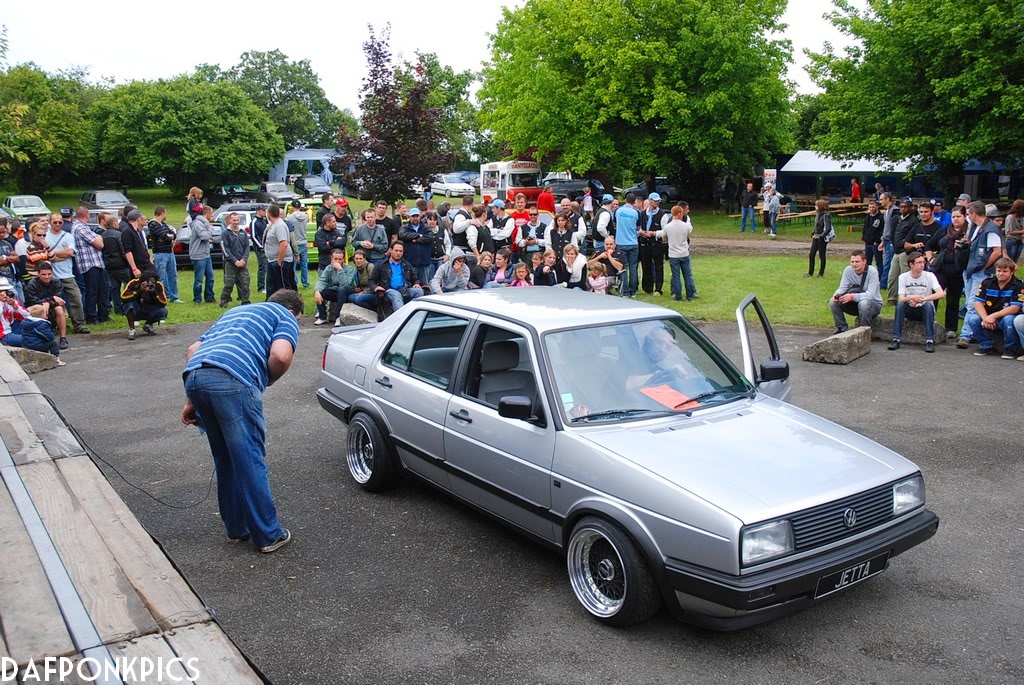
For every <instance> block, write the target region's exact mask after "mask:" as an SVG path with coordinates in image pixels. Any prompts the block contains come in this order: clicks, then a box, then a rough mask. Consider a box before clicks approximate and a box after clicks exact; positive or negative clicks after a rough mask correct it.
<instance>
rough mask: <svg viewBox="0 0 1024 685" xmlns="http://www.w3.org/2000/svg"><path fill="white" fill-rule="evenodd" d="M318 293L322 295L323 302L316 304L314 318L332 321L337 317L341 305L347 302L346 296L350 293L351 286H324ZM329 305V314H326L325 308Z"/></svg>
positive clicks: (349, 295)
mask: <svg viewBox="0 0 1024 685" xmlns="http://www.w3.org/2000/svg"><path fill="white" fill-rule="evenodd" d="M320 295H321V296H322V297H323V300H324V303H323V304H318V305H317V306H316V318H318V319H320V320H321V321H330V322H331V323H334V320H335V319H337V318H338V312H339V310H340V309H341V305H343V304H345V303H346V302H348V298H349V297H351V295H352V289H351V288H324V289H323V290H321V291H320ZM328 307H330V309H331V311H330V316H328V312H327V308H328Z"/></svg>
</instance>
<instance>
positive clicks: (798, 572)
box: [664, 510, 939, 630]
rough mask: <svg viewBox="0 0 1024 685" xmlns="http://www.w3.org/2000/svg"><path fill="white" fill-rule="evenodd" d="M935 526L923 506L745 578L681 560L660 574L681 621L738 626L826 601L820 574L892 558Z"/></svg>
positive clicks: (721, 627) (931, 532) (720, 627)
mask: <svg viewBox="0 0 1024 685" xmlns="http://www.w3.org/2000/svg"><path fill="white" fill-rule="evenodd" d="M938 528H939V517H938V516H936V515H935V514H934V513H932V512H930V511H928V510H923V511H921V512H920V513H918V514H915V515H914V516H911V517H910V518H909V519H907V520H905V521H901V522H900V523H898V524H896V525H894V526H892V527H890V528H886V529H885V530H882V531H879V532H878V533H876V534H875V535H872V536H870V537H867V538H864V539H862V540H858V541H856V542H854V543H851V544H850V545H846V546H844V547H841V548H839V549H834V550H830V551H828V552H823V553H822V554H819V555H815V556H813V557H809V558H807V559H802V560H800V561H797V562H794V563H792V564H787V565H785V566H780V567H777V568H773V569H768V570H766V571H761V572H759V573H752V574H750V575H747V576H733V575H729V574H726V573H719V572H716V571H712V570H709V569H705V568H700V567H697V566H692V565H690V564H686V563H685V562H682V561H679V560H672V561H671V562H669V563H666V565H665V568H664V572H665V575H666V580H667V581H668V584H669V585H670V586H671V588H672V589H673V590H675V593H676V599H677V601H678V603H679V605H680V609H681V610H682V617H683V618H684V619H685V620H687V621H689V622H692V623H696V624H697V625H701V626H704V627H706V628H711V629H713V630H740V629H742V628H747V627H750V626H753V625H757V624H759V623H764V622H766V621H771V620H773V619H775V618H778V617H780V616H784V615H786V614H789V613H792V612H794V611H798V610H800V609H803V608H805V607H808V606H810V605H812V604H814V603H816V602H818V601H823V600H824V599H827V598H825V597H822V598H821V599H817V600H816V599H815V598H814V594H815V589H816V588H817V585H818V580H819V579H820V578H822V577H823V576H827V575H829V574H830V573H835V572H837V571H842V570H844V569H847V568H849V567H851V566H855V565H857V564H859V563H862V562H865V561H867V560H869V559H872V558H874V557H877V556H879V555H880V554H884V553H886V552H888V553H889V558H890V559H891V558H892V557H895V556H896V555H898V554H901V553H903V552H905V551H906V550H908V549H910V548H911V547H914V546H916V545H919V544H921V543H922V542H924V541H925V540H927V539H928V538H930V537H932V536H933V535H935V532H936V531H937V530H938ZM851 587H852V586H851Z"/></svg>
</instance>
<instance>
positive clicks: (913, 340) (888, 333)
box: [871, 316, 946, 345]
mask: <svg viewBox="0 0 1024 685" xmlns="http://www.w3.org/2000/svg"><path fill="white" fill-rule="evenodd" d="M893 323H895V322H894V321H893V319H883V318H882V317H880V316H879V317H876V318H875V320H874V321H872V322H871V337H872V338H874V339H875V340H881V341H883V342H890V341H891V340H892V326H893ZM924 341H925V335H924V322H923V321H912V320H910V319H904V320H903V335H901V336H900V342H901V343H903V344H904V345H924ZM934 342H935V344H936V345H942V344H944V343H945V342H946V329H945V328H943V327H942V325H941V324H940V323H939V322H938V321H936V322H935V339H934Z"/></svg>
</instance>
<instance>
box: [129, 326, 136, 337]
mask: <svg viewBox="0 0 1024 685" xmlns="http://www.w3.org/2000/svg"><path fill="white" fill-rule="evenodd" d="M128 339H129V340H135V329H134V328H129V329H128Z"/></svg>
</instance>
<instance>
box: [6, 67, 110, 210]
mask: <svg viewBox="0 0 1024 685" xmlns="http://www.w3.org/2000/svg"><path fill="white" fill-rule="evenodd" d="M90 97H92V89H91V88H90V87H89V86H87V85H86V84H85V83H84V76H83V75H82V74H78V75H67V74H56V75H50V74H47V73H45V72H44V71H42V70H41V69H39V67H37V66H35V65H33V64H22V65H19V66H16V67H12V68H10V69H8V70H7V71H5V72H3V73H0V111H2V112H4V114H3V115H2V116H0V160H2V163H3V165H4V167H5V169H6V170H7V171H8V172H9V173H10V174H11V176H12V177H13V179H14V183H15V186H16V187H17V189H18V191H19V192H33V193H42V192H43V191H44V190H45V189H46V188H48V187H49V186H51V185H52V184H53V183H55V182H57V181H58V180H59V179H60V177H61V176H62V175H63V174H64V173H65V172H66V171H68V170H70V171H80V170H84V169H88V168H89V167H90V166H91V165H92V161H93V146H92V130H91V128H90V126H89V122H88V121H87V119H86V117H85V116H84V114H83V112H82V109H81V105H82V103H83V102H85V101H87V100H88V99H89V98H90Z"/></svg>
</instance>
